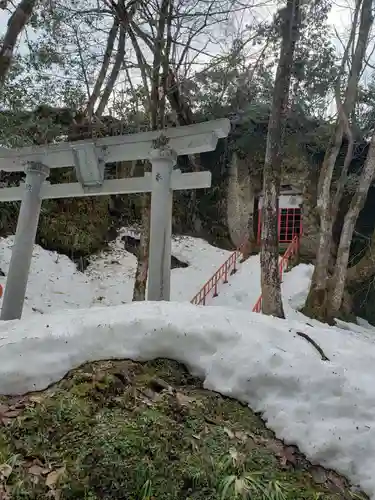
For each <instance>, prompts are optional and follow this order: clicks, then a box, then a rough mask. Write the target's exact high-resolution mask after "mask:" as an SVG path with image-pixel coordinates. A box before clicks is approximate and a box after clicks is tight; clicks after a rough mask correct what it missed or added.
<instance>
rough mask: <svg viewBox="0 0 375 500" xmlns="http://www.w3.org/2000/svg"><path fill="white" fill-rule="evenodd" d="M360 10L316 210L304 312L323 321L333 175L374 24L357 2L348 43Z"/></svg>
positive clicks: (334, 205)
mask: <svg viewBox="0 0 375 500" xmlns="http://www.w3.org/2000/svg"><path fill="white" fill-rule="evenodd" d="M360 8H361V19H360V27H359V32H358V38H357V43H356V48H355V51H354V55H353V60H352V64H351V69H350V74H349V78H348V83H347V86H346V92H345V101H344V103H343V105H342V109H340V110H339V111H340V114H339V118H338V119H337V123H336V127H335V131H334V133H333V136H332V138H331V141H330V144H329V146H328V148H327V150H326V154H325V157H324V161H323V165H322V169H321V172H320V176H319V183H318V200H317V210H318V214H319V217H320V234H319V246H318V251H317V256H316V262H315V269H314V274H313V277H312V280H311V286H310V290H309V294H308V297H307V300H306V304H305V308H304V311H305V313H306V314H308V315H309V316H312V317H315V318H317V319H320V320H323V321H325V320H326V319H327V284H328V277H329V261H330V254H331V245H332V229H333V224H334V222H335V218H336V215H337V209H338V206H339V202H340V199H341V197H342V193H343V184H342V183H341V182H339V183H338V186H337V190H336V193H335V197H334V200H331V187H332V186H331V183H332V175H333V171H334V168H335V164H336V160H337V157H338V154H339V152H340V149H341V145H342V139H343V137H344V131H345V130H346V129H347V124H346V123H345V120H346V119H347V117H348V116H351V114H352V111H353V109H354V106H355V102H356V98H357V92H358V82H359V79H360V76H361V72H362V66H363V61H364V59H365V56H366V48H367V45H368V39H369V32H370V29H371V26H372V23H373V17H372V0H363V2H360V1H358V2H357V4H356V12H355V15H354V17H353V19H354V23H355V25H354V23H353V26H352V30H351V37H350V40H349V44H351V43H353V41H354V38H355V37H354V35H353V34H355V32H356V28H357V27H356V21H357V19H358V17H359V15H358V14H359V9H360ZM352 35H353V36H352ZM349 44H348V46H347V48H346V50H345V54H344V58H343V63H346V59H347V57H348V52H349V48H350V46H349ZM342 66H343V64H342ZM345 166H348V157H346V159H345Z"/></svg>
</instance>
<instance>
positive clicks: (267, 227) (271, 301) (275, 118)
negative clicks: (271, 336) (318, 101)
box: [260, 0, 300, 318]
mask: <svg viewBox="0 0 375 500" xmlns="http://www.w3.org/2000/svg"><path fill="white" fill-rule="evenodd" d="M281 20H282V25H281V30H282V40H281V48H280V59H279V64H278V67H277V73H276V79H275V86H274V92H273V100H272V109H271V116H270V119H269V123H268V134H267V147H266V158H265V162H264V174H263V206H262V242H261V243H262V246H261V254H260V262H261V284H262V311H263V313H265V314H270V315H273V316H277V317H279V318H283V317H284V311H283V304H282V299H281V286H280V275H279V248H278V242H279V239H278V223H277V221H278V212H279V193H280V177H281V162H282V150H283V144H284V134H285V124H286V113H287V107H288V99H289V88H290V79H291V73H292V65H293V56H294V49H295V44H296V40H297V37H298V33H299V25H300V5H299V0H287V3H286V7H285V8H284V9H283V10H282V18H281Z"/></svg>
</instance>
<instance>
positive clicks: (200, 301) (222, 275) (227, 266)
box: [190, 242, 246, 306]
mask: <svg viewBox="0 0 375 500" xmlns="http://www.w3.org/2000/svg"><path fill="white" fill-rule="evenodd" d="M245 243H246V242H243V243H242V244H241V245H240V246H239V247H238V248H237V250H235V251H234V252H233V253H232V254H231V255H230V256H229V257H228V258H227V260H226V261H225V262H224V264H222V265H221V266H220V267H219V269H218V270H217V271H216V272H215V273H214V274H213V275H212V276H211V278H210V279H209V280H208V281H206V283H205V284H204V285H203V286H202V288H201V289H200V290H199V292H198V293H197V294H196V295H195V296H194V297H193V298H192V299H191V301H190V302H191V304H195V305H197V306H199V305H203V306H205V305H206V298H207V296H208V295H209V294H210V293H211V292H212V290H213V294H212V297H217V296H218V285H219V283H220V282H221V281H222V282H223V283H228V277H229V276H231V275H232V274H234V273H235V272H236V271H237V263H238V261H239V259H240V258H241V257H243V251H242V250H243V247H244V245H245Z"/></svg>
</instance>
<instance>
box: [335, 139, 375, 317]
mask: <svg viewBox="0 0 375 500" xmlns="http://www.w3.org/2000/svg"><path fill="white" fill-rule="evenodd" d="M374 174H375V134H374V135H373V137H372V139H371V144H370V149H369V152H368V154H367V158H366V162H365V165H364V167H363V170H362V173H361V176H360V179H359V185H358V188H357V191H356V192H355V194H354V196H353V198H352V201H351V203H350V207H349V210H348V212H347V214H346V216H345V219H344V224H343V227H342V231H341V237H340V244H339V248H338V252H337V258H336V264H335V270H334V274H333V278H332V283H331V286H330V290H331V294H330V301H329V317H330V318H331V319H333V318H334V317H335V316H336V315H337V314H338V312H339V310H340V307H341V302H342V299H343V295H344V288H345V281H346V275H347V269H348V262H349V254H350V244H351V241H352V238H353V232H354V228H355V224H356V221H357V218H358V215H359V212H360V211H361V210H362V208H363V206H364V204H365V201H366V198H367V193H368V190H369V188H370V185H371V182H372V180H373V178H374Z"/></svg>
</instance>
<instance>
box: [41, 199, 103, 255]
mask: <svg viewBox="0 0 375 500" xmlns="http://www.w3.org/2000/svg"><path fill="white" fill-rule="evenodd" d="M108 203H109V199H108V197H106V196H100V197H96V198H73V199H64V200H49V201H46V202H44V203H43V208H42V213H41V217H40V221H39V227H38V236H37V237H38V243H40V244H41V245H42V246H44V247H45V248H48V249H50V250H56V251H58V252H60V253H64V254H66V255H69V256H72V257H74V255H75V254H76V255H89V254H92V253H94V252H96V251H98V250H101V249H102V248H103V247H104V246H105V242H106V241H107V238H108V232H109V228H110V227H111V219H110V215H109V211H108Z"/></svg>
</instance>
